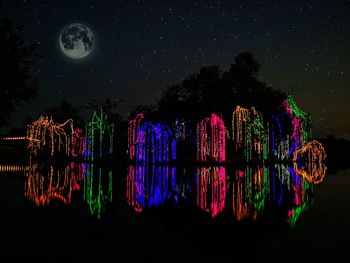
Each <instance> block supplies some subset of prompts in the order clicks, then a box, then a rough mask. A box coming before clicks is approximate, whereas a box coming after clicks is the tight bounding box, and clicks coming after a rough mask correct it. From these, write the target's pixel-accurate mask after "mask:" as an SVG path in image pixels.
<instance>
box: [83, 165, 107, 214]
mask: <svg viewBox="0 0 350 263" xmlns="http://www.w3.org/2000/svg"><path fill="white" fill-rule="evenodd" d="M85 167H86V169H85V174H86V176H85V180H84V200H85V202H86V203H87V204H88V207H89V212H90V214H91V215H94V214H97V218H98V219H100V217H101V211H102V212H104V211H105V209H106V207H107V205H108V204H110V203H112V195H113V185H112V168H111V167H107V168H106V167H104V168H102V167H98V168H97V170H98V172H97V174H95V169H94V164H93V163H92V164H86V165H85ZM107 175H108V176H107Z"/></svg>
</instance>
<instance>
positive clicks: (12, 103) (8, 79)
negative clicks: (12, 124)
mask: <svg viewBox="0 0 350 263" xmlns="http://www.w3.org/2000/svg"><path fill="white" fill-rule="evenodd" d="M20 32H21V28H20V27H15V26H13V24H12V23H11V21H10V20H9V19H8V18H6V17H3V16H0V68H1V70H2V72H1V85H0V126H3V125H5V124H6V123H7V122H8V121H9V120H10V116H11V113H13V112H14V111H15V110H16V108H17V107H19V106H22V105H23V103H25V102H29V101H32V100H33V99H34V98H35V97H36V96H37V94H38V85H37V80H36V79H35V78H34V77H33V76H32V75H31V73H30V67H31V66H32V65H33V63H34V58H35V57H36V56H37V54H36V46H34V45H27V44H26V43H25V41H24V40H23V39H22V37H21V36H20Z"/></svg>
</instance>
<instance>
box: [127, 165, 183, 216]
mask: <svg viewBox="0 0 350 263" xmlns="http://www.w3.org/2000/svg"><path fill="white" fill-rule="evenodd" d="M126 188H127V189H126V200H127V203H128V204H129V205H130V206H132V207H133V208H134V210H135V212H141V211H142V210H143V209H145V208H150V207H158V206H161V205H164V202H165V201H166V200H169V199H170V198H171V197H173V195H174V190H175V188H176V168H175V167H170V166H154V165H145V166H129V170H128V176H127V180H126Z"/></svg>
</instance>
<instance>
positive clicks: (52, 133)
mask: <svg viewBox="0 0 350 263" xmlns="http://www.w3.org/2000/svg"><path fill="white" fill-rule="evenodd" d="M74 133H75V131H74V127H73V120H72V119H69V120H67V121H65V122H64V123H55V122H54V121H53V119H52V117H44V116H40V118H39V119H38V120H36V121H34V122H32V123H31V124H29V125H28V127H27V139H28V149H29V152H30V153H31V154H34V155H35V156H36V155H39V154H49V155H51V156H53V155H54V154H55V153H59V152H60V153H64V154H65V155H66V156H69V155H70V153H71V147H72V145H71V144H72V143H71V141H72V137H73V135H74Z"/></svg>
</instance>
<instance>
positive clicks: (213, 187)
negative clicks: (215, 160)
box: [196, 167, 226, 217]
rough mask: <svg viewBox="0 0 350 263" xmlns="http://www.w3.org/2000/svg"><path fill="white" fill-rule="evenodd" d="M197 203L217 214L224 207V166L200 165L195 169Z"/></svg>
mask: <svg viewBox="0 0 350 263" xmlns="http://www.w3.org/2000/svg"><path fill="white" fill-rule="evenodd" d="M196 181H197V205H198V206H199V207H200V208H201V209H202V210H204V211H205V212H208V213H210V214H211V216H212V217H215V216H217V215H218V214H219V213H220V212H222V211H223V210H224V208H225V198H226V168H225V167H210V168H207V167H200V168H198V169H197V178H196Z"/></svg>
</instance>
